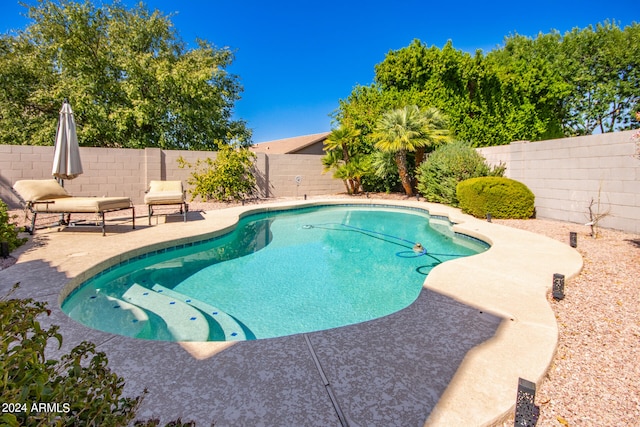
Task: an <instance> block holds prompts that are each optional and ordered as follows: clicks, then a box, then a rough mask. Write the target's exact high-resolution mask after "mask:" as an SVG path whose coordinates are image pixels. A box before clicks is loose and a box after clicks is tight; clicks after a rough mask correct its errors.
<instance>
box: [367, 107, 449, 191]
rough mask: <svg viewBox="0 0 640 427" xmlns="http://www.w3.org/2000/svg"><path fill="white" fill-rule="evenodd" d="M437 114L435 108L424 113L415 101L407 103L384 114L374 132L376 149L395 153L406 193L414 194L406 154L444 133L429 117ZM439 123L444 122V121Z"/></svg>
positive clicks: (427, 144)
mask: <svg viewBox="0 0 640 427" xmlns="http://www.w3.org/2000/svg"><path fill="white" fill-rule="evenodd" d="M435 115H437V113H435V112H433V111H430V115H428V114H425V113H424V112H422V111H420V109H419V108H418V107H417V106H416V105H411V106H405V107H404V108H401V109H396V110H392V111H389V112H387V113H385V114H383V115H382V117H380V119H379V120H378V122H377V123H376V128H375V131H374V132H373V134H372V138H373V140H374V141H376V143H375V146H376V148H377V149H379V150H381V151H385V152H390V153H394V157H395V161H396V165H397V166H398V174H399V175H400V181H401V183H402V187H403V188H404V191H405V193H406V194H407V196H412V195H413V178H412V176H411V173H410V171H409V167H408V164H407V154H408V153H409V152H415V151H416V150H418V149H419V148H424V147H428V146H431V145H433V144H434V142H435V141H436V137H435V134H436V133H438V134H440V133H441V132H442V133H444V130H442V129H434V128H433V127H432V125H433V124H434V123H436V122H434V121H430V119H429V118H430V117H431V118H432V117H434V116H435ZM437 123H438V124H442V123H443V121H442V120H440V121H438V122H437Z"/></svg>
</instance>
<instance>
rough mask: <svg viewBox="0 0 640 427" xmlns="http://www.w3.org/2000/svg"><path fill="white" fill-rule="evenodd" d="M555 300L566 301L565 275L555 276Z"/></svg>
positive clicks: (556, 274)
mask: <svg viewBox="0 0 640 427" xmlns="http://www.w3.org/2000/svg"><path fill="white" fill-rule="evenodd" d="M553 298H554V299H557V300H561V299H564V274H559V273H554V274H553Z"/></svg>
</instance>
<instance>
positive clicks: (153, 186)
mask: <svg viewBox="0 0 640 427" xmlns="http://www.w3.org/2000/svg"><path fill="white" fill-rule="evenodd" d="M144 202H145V203H146V204H147V205H172V204H181V203H184V191H183V189H182V181H150V182H149V192H148V193H147V194H145V196H144Z"/></svg>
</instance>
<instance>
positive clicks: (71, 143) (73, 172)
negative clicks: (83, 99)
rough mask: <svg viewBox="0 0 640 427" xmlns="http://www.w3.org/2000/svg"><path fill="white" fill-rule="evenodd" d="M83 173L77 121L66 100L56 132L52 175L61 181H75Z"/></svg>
mask: <svg viewBox="0 0 640 427" xmlns="http://www.w3.org/2000/svg"><path fill="white" fill-rule="evenodd" d="M81 173H82V162H81V161H80V148H79V146H78V136H77V135H76V121H75V119H74V118H73V111H71V105H69V101H67V100H66V99H65V100H64V102H63V103H62V109H60V119H59V121H58V130H57V132H56V146H55V152H54V155H53V170H52V171H51V174H52V175H53V176H54V177H56V178H58V179H59V180H65V179H74V178H75V177H77V176H78V175H80V174H81Z"/></svg>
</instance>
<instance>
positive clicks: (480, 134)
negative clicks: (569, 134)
mask: <svg viewBox="0 0 640 427" xmlns="http://www.w3.org/2000/svg"><path fill="white" fill-rule="evenodd" d="M516 59H518V60H511V56H510V55H509V54H505V55H502V56H500V57H499V58H497V59H495V60H492V59H490V58H488V57H485V56H484V55H483V54H482V52H481V51H477V52H476V53H475V54H474V55H470V54H468V53H465V52H462V51H460V50H458V49H455V48H454V47H453V44H452V42H451V41H449V42H447V43H446V44H445V45H444V47H443V48H442V49H439V48H437V47H435V46H432V47H430V48H427V47H426V46H425V45H424V44H423V43H422V42H420V41H419V40H414V41H413V42H412V43H411V44H410V45H409V46H407V47H405V48H402V49H399V50H397V51H390V52H389V53H387V55H386V57H385V59H384V61H383V62H382V63H380V64H378V65H376V67H375V70H376V75H375V79H376V83H377V84H378V85H379V86H380V87H381V89H382V91H389V90H397V91H401V92H406V91H411V92H413V93H416V92H417V93H419V95H418V96H417V99H418V101H417V102H416V104H417V105H418V106H420V107H421V108H425V107H429V106H433V107H436V108H438V109H439V110H441V111H442V112H443V113H444V114H445V115H446V116H447V117H449V119H450V127H451V130H452V131H453V132H454V133H455V134H456V135H457V137H458V138H459V139H462V140H465V141H469V142H471V143H472V144H473V145H474V146H487V145H499V144H508V143H510V142H511V141H514V140H518V139H528V140H538V139H541V138H542V137H543V136H549V135H553V136H559V135H558V129H559V128H560V125H559V119H558V114H556V110H557V106H558V105H560V99H559V98H553V97H552V96H550V93H549V91H547V90H546V86H547V79H546V78H547V77H551V75H550V74H549V73H546V72H545V71H544V70H543V71H541V72H538V73H531V75H528V74H527V73H528V70H530V68H526V66H527V62H526V59H524V60H520V58H519V57H516ZM523 65H525V68H524V69H522V68H519V67H522V66H523ZM523 77H526V78H523ZM541 78H544V79H543V80H540V79H541ZM554 94H555V93H551V95H554Z"/></svg>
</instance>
